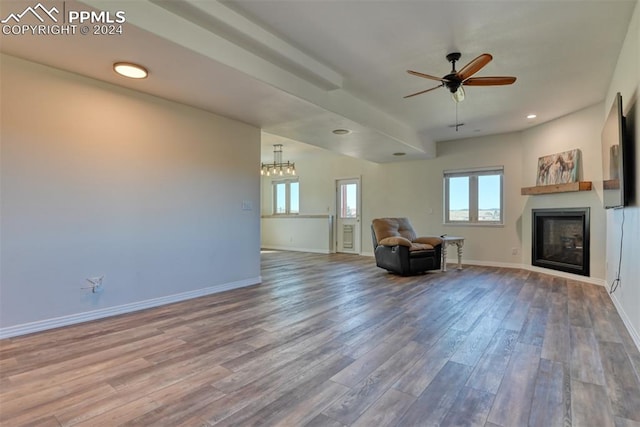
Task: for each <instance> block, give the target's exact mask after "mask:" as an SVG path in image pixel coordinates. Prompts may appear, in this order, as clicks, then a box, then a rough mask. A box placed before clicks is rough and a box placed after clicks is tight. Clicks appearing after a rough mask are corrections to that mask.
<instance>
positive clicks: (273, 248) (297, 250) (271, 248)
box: [260, 245, 331, 254]
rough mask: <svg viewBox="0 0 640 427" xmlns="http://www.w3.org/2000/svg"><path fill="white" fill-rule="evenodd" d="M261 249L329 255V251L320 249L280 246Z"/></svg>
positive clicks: (268, 246)
mask: <svg viewBox="0 0 640 427" xmlns="http://www.w3.org/2000/svg"><path fill="white" fill-rule="evenodd" d="M260 249H266V250H274V251H291V252H311V253H313V254H329V253H331V252H330V251H329V249H318V248H296V247H291V246H279V245H267V246H262V247H261V248H260Z"/></svg>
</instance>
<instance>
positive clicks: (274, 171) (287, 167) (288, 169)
mask: <svg viewBox="0 0 640 427" xmlns="http://www.w3.org/2000/svg"><path fill="white" fill-rule="evenodd" d="M285 174H287V175H295V174H296V164H295V163H292V162H289V161H286V162H283V161H282V144H273V163H262V165H261V166H260V175H266V176H271V175H279V176H283V175H285Z"/></svg>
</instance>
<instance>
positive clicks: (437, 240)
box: [413, 236, 442, 248]
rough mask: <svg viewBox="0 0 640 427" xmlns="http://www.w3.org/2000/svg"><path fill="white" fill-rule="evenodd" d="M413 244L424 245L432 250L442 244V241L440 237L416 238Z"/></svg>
mask: <svg viewBox="0 0 640 427" xmlns="http://www.w3.org/2000/svg"><path fill="white" fill-rule="evenodd" d="M413 242H414V243H426V244H428V245H431V246H433V247H434V248H435V247H436V246H438V245H441V244H442V239H441V238H440V237H435V236H431V237H418V238H417V239H415V240H414V241H413Z"/></svg>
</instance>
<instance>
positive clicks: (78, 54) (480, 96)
mask: <svg viewBox="0 0 640 427" xmlns="http://www.w3.org/2000/svg"><path fill="white" fill-rule="evenodd" d="M35 3H37V2H36V1H23V0H19V1H11V2H2V3H1V6H0V17H1V18H2V19H4V18H5V17H7V16H8V15H9V14H10V13H19V12H21V11H22V10H24V8H25V7H27V6H30V5H31V6H33V5H34V4H35ZM56 3H60V4H61V7H60V8H61V9H62V6H64V7H65V8H66V9H65V10H90V8H91V7H93V8H96V9H102V10H110V11H116V10H123V11H125V13H126V23H125V26H124V34H123V35H114V36H100V35H87V36H81V35H73V36H28V35H27V36H22V35H20V36H13V35H12V36H6V35H3V36H1V37H2V44H1V46H0V48H1V50H2V51H3V52H5V53H8V54H11V55H15V56H18V57H22V58H25V59H29V60H33V61H35V62H39V63H42V64H45V65H50V66H53V67H56V68H60V69H64V70H68V71H72V72H75V73H78V74H82V75H86V76H88V77H91V78H95V79H98V80H102V81H106V82H110V83H114V84H117V85H121V86H125V87H128V88H131V89H135V90H138V91H142V92H146V93H149V94H153V95H156V96H160V97H163V98H167V99H171V100H175V101H178V102H182V103H185V104H189V105H193V106H196V107H199V108H203V109H206V110H209V111H212V112H215V113H218V114H221V115H224V116H227V117H231V118H234V119H237V120H241V121H243V122H246V123H249V124H252V125H255V126H259V127H261V128H262V129H263V130H264V131H265V132H267V133H268V135H266V136H265V138H264V139H265V141H263V145H265V147H264V148H263V156H266V158H264V160H266V161H269V160H271V159H272V150H271V147H270V144H272V143H274V141H278V138H279V137H281V138H286V139H282V141H286V142H285V157H287V159H288V158H289V157H290V155H292V153H293V152H292V151H289V150H288V149H287V145H290V146H291V147H290V148H294V147H293V145H295V144H294V143H293V142H291V141H290V140H294V141H301V142H304V143H308V144H312V145H315V146H317V147H321V148H325V149H329V150H333V151H337V152H340V153H343V154H346V155H350V156H354V157H359V158H363V159H366V160H371V161H375V162H388V161H396V160H398V157H394V156H393V153H394V152H405V153H407V155H406V156H404V157H402V159H420V158H429V157H433V156H434V155H435V154H436V153H435V144H434V143H435V142H436V141H444V140H453V139H460V138H468V137H472V136H478V135H487V134H495V133H503V132H509V131H516V130H522V129H525V128H527V127H530V126H533V125H535V124H539V123H542V122H546V121H549V120H552V119H555V118H557V117H560V116H563V115H565V114H568V113H570V112H572V111H576V110H579V109H581V108H584V107H587V106H590V105H593V104H595V103H597V102H600V101H601V100H602V99H603V98H604V96H605V92H606V90H607V86H608V83H609V81H610V79H611V75H612V72H613V69H614V67H615V63H616V61H617V57H618V53H619V51H620V48H621V43H622V41H623V39H624V37H625V34H626V31H627V26H628V23H629V19H630V17H631V15H632V11H633V8H634V6H635V5H636V0H629V1H624V0H609V1H592V0H584V1H581V0H567V1H547V0H544V1H533V0H529V1H519V0H513V1H506V0H501V1H426V0H425V1H417V0H413V1H404V0H387V1H385V0H375V1H374V0H371V1H366V0H364V1H350V0H316V1H314V0H310V1H303V0H289V1H274V0H262V1H256V0H248V1H246V0H239V1H224V2H218V1H214V0H208V1H203V0H200V1H199V0H183V1H174V0H164V1H163V0H154V1H148V0H138V1H136V2H130V1H118V0H84V1H83V2H81V3H78V2H75V1H66V2H64V4H62V3H63V2H62V1H59V2H55V1H48V2H47V3H46V4H47V5H51V4H56ZM25 19H27V18H25ZM452 51H460V52H461V53H462V59H461V60H460V62H459V64H458V67H457V68H458V69H460V68H461V67H462V66H463V65H464V64H466V63H467V62H468V61H470V60H472V59H473V58H475V57H476V56H478V55H480V54H482V53H484V52H487V53H490V54H492V55H493V57H494V59H493V61H492V62H490V63H489V64H488V65H487V66H486V67H485V68H483V69H482V70H481V71H479V72H478V73H477V74H476V76H490V75H498V76H501V75H512V76H516V77H517V81H516V83H515V84H514V85H512V86H500V87H470V88H467V89H466V92H467V96H466V99H465V100H464V101H463V102H462V103H460V104H458V105H457V107H458V111H457V114H458V121H459V122H461V123H464V126H462V127H461V128H460V129H459V130H458V131H456V130H455V129H454V128H452V127H451V125H453V124H454V123H455V119H456V104H455V103H454V102H453V100H452V99H451V97H450V94H449V93H448V91H447V90H446V89H444V88H440V89H437V90H434V91H433V92H429V93H426V94H424V95H420V96H416V97H414V98H409V99H403V96H404V95H408V94H410V93H413V92H417V91H420V90H424V89H428V88H430V87H433V86H436V85H437V82H433V81H430V80H425V79H420V78H418V77H414V76H411V75H409V74H407V73H406V70H407V69H413V70H417V71H421V72H424V73H427V74H432V75H436V76H444V75H445V74H448V72H449V70H450V64H449V63H447V61H446V59H445V55H446V54H447V53H449V52H452ZM119 60H130V61H134V62H138V63H140V64H142V65H145V66H146V67H148V68H149V70H150V72H151V73H150V76H149V78H147V79H145V80H143V81H131V80H125V79H123V78H121V77H118V76H116V75H115V74H114V73H113V71H112V69H111V66H112V64H113V62H115V61H119ZM529 113H536V114H537V115H538V118H537V119H535V120H533V121H531V120H527V119H526V118H525V116H526V115H527V114H529ZM336 128H348V129H351V130H352V131H353V132H352V133H351V134H350V135H346V136H336V135H334V134H332V133H331V132H330V131H331V130H332V129H336ZM278 142H280V141H278ZM292 160H295V159H292Z"/></svg>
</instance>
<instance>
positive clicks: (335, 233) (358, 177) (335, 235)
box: [333, 175, 362, 255]
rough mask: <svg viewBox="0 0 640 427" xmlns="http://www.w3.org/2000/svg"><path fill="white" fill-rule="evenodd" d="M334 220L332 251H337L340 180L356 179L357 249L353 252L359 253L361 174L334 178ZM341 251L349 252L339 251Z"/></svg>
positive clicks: (360, 241)
mask: <svg viewBox="0 0 640 427" xmlns="http://www.w3.org/2000/svg"><path fill="white" fill-rule="evenodd" d="M334 181H335V185H334V187H335V198H334V203H335V213H334V215H335V221H334V227H333V252H334V253H338V228H339V223H340V193H339V189H340V181H356V184H357V185H358V196H357V197H356V209H357V211H358V214H357V215H356V231H357V233H356V234H357V242H356V244H357V245H358V251H357V252H356V251H354V252H353V254H357V255H361V254H362V175H356V176H348V177H341V178H335V180H334ZM341 253H351V252H341Z"/></svg>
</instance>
